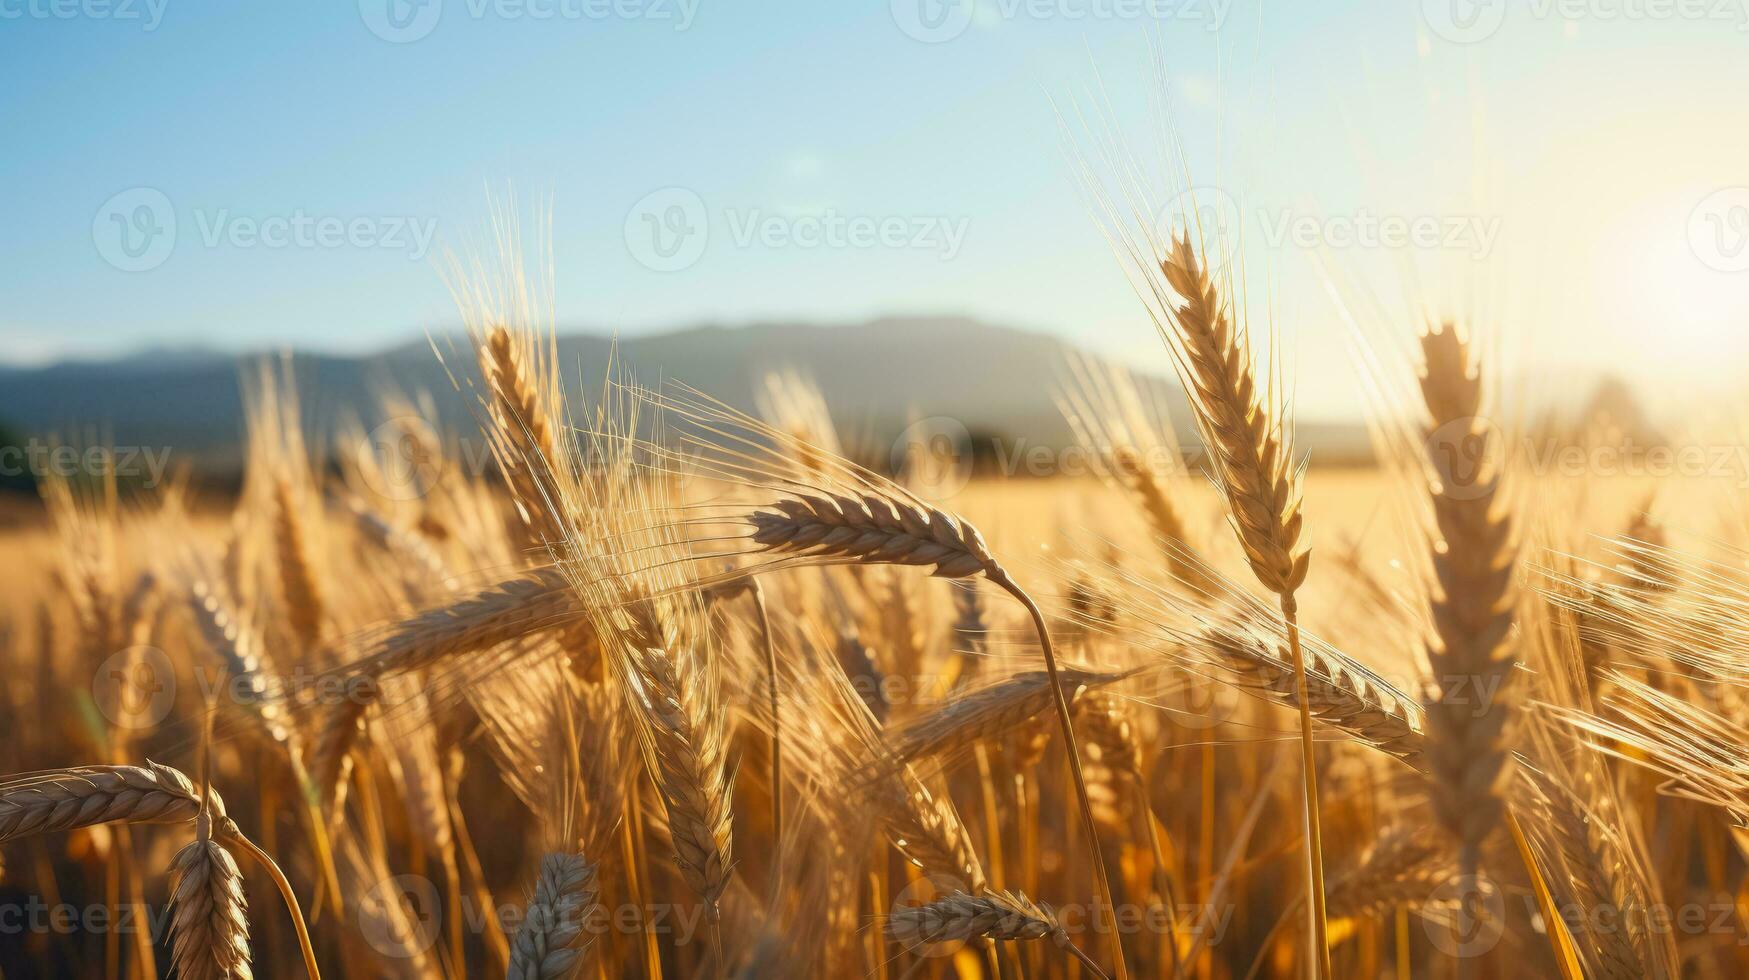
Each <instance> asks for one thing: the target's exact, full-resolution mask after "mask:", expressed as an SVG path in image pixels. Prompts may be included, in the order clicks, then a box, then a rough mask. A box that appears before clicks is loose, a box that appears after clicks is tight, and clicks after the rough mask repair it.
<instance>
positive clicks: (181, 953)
mask: <svg viewBox="0 0 1749 980" xmlns="http://www.w3.org/2000/svg"><path fill="white" fill-rule="evenodd" d="M171 873H172V875H173V876H174V879H175V882H176V884H175V885H174V887H173V891H172V896H171V906H172V911H171V917H170V948H171V960H170V962H171V966H172V967H173V968H174V969H175V971H176V975H177V976H178V977H184V978H186V980H233V978H234V980H249V978H250V977H251V976H252V975H253V974H252V973H251V972H250V970H249V919H248V916H247V915H246V914H245V902H244V900H243V873H242V872H241V871H239V870H238V869H237V862H236V860H235V859H234V858H232V857H231V852H229V851H227V850H225V849H224V848H223V847H221V846H220V845H219V844H218V842H216V841H214V840H213V839H212V838H211V837H203V838H201V839H199V840H194V841H190V842H189V843H188V844H187V845H185V846H184V847H183V848H182V850H180V851H177V852H176V857H175V859H174V860H172V861H171Z"/></svg>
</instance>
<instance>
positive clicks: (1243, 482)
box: [1156, 236, 1330, 977]
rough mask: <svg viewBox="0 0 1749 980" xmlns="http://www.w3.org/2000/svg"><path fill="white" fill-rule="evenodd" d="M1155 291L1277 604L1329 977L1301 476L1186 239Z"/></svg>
mask: <svg viewBox="0 0 1749 980" xmlns="http://www.w3.org/2000/svg"><path fill="white" fill-rule="evenodd" d="M1159 268H1160V272H1161V274H1162V276H1163V278H1164V280H1165V284H1166V286H1167V287H1169V288H1170V290H1171V291H1172V292H1173V293H1176V294H1177V296H1178V297H1179V299H1180V300H1181V303H1180V304H1177V305H1175V304H1173V303H1171V302H1169V301H1167V302H1163V303H1162V304H1161V312H1163V313H1164V317H1163V319H1164V320H1165V322H1164V323H1160V322H1158V319H1157V321H1156V325H1157V326H1159V327H1160V328H1161V333H1162V334H1163V335H1164V336H1165V338H1166V340H1167V345H1168V347H1170V348H1171V350H1172V354H1173V362H1174V364H1175V366H1176V367H1177V369H1178V375H1179V378H1180V379H1181V380H1182V381H1183V382H1184V388H1185V393H1186V395H1187V396H1188V397H1189V399H1190V404H1191V407H1192V408H1193V409H1194V411H1195V415H1196V424H1197V431H1198V432H1200V433H1201V435H1202V441H1203V445H1204V446H1205V447H1206V448H1207V449H1208V451H1209V454H1210V458H1211V460H1212V462H1213V470H1214V477H1215V482H1216V484H1217V485H1219V487H1220V489H1221V492H1222V493H1223V494H1224V495H1225V496H1226V498H1227V510H1228V514H1229V516H1230V518H1231V523H1232V525H1233V530H1234V531H1235V532H1236V535H1237V537H1238V539H1239V545H1240V547H1241V548H1242V549H1243V550H1244V552H1245V560H1246V561H1247V562H1248V563H1249V564H1250V566H1251V571H1252V573H1253V574H1254V575H1256V577H1257V580H1258V581H1259V582H1261V583H1262V584H1263V587H1264V588H1266V589H1268V590H1269V591H1271V592H1273V593H1275V594H1276V596H1278V597H1279V599H1280V602H1281V612H1282V618H1283V619H1285V620H1286V622H1287V633H1288V649H1289V653H1290V654H1291V655H1292V660H1293V665H1294V679H1295V682H1296V684H1297V686H1298V690H1299V700H1300V762H1301V783H1302V802H1303V804H1304V826H1305V835H1306V848H1305V850H1306V865H1307V890H1308V892H1309V893H1310V895H1311V902H1310V903H1309V911H1310V915H1311V918H1312V929H1313V935H1314V940H1315V942H1316V944H1317V952H1318V965H1319V970H1320V973H1319V976H1322V977H1328V976H1330V952H1329V937H1328V935H1327V929H1326V924H1325V911H1324V867H1323V865H1324V855H1323V841H1322V837H1323V833H1322V830H1321V825H1320V820H1319V813H1318V764H1317V756H1316V754H1315V753H1314V752H1313V743H1312V715H1311V711H1310V708H1309V698H1308V697H1307V695H1306V691H1305V688H1306V671H1305V665H1304V664H1303V663H1302V657H1301V653H1300V639H1299V622H1298V613H1299V604H1298V601H1297V600H1296V599H1295V597H1294V593H1295V592H1296V590H1298V589H1299V587H1300V584H1301V583H1302V582H1304V581H1305V578H1306V570H1307V568H1308V567H1309V565H1310V561H1311V555H1310V552H1309V551H1308V550H1307V548H1306V545H1305V544H1304V542H1302V541H1301V540H1300V482H1301V476H1302V470H1301V467H1300V465H1299V464H1297V463H1296V462H1295V461H1294V459H1293V442H1292V438H1293V437H1292V430H1291V428H1290V427H1289V425H1288V420H1287V418H1286V416H1285V413H1284V412H1283V411H1282V410H1281V407H1280V404H1279V398H1278V397H1277V393H1276V391H1275V388H1274V385H1273V384H1272V385H1271V387H1270V389H1269V390H1268V391H1267V392H1264V391H1260V390H1259V389H1258V386H1257V379H1256V374H1255V368H1254V365H1253V363H1252V359H1251V353H1250V351H1249V349H1248V348H1247V344H1246V339H1245V332H1244V329H1243V328H1242V327H1238V326H1236V325H1235V322H1234V320H1233V319H1232V317H1231V316H1230V315H1229V310H1228V307H1227V305H1226V304H1225V303H1224V302H1223V301H1222V299H1221V296H1220V292H1219V290H1218V288H1217V286H1216V283H1215V281H1214V279H1213V278H1212V277H1210V275H1209V274H1208V270H1207V269H1206V268H1205V267H1204V266H1203V265H1202V262H1201V261H1200V259H1199V258H1198V256H1197V253H1196V250H1195V249H1194V248H1192V246H1191V244H1190V239H1189V238H1188V237H1182V236H1181V237H1178V238H1176V239H1174V240H1173V242H1172V244H1171V248H1170V249H1169V250H1167V252H1166V254H1165V255H1164V256H1163V257H1162V258H1161V259H1160V263H1159Z"/></svg>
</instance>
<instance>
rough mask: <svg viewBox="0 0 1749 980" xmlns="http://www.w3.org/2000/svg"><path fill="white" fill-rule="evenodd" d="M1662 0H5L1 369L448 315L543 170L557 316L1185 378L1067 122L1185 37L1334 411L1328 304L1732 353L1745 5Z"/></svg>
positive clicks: (402, 331) (1197, 99)
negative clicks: (1393, 238)
mask: <svg viewBox="0 0 1749 980" xmlns="http://www.w3.org/2000/svg"><path fill="white" fill-rule="evenodd" d="M1667 2H1668V3H1670V4H1672V5H1674V7H1677V8H1682V10H1665V11H1664V12H1663V13H1659V12H1658V11H1659V10H1663V9H1664V8H1659V7H1658V6H1657V5H1658V4H1659V3H1660V0H1584V2H1576V3H1575V2H1569V3H1557V2H1556V0H1528V2H1527V3H1525V4H1520V3H1512V4H1510V5H1509V6H1507V7H1504V8H1496V7H1495V4H1493V3H1490V2H1489V0H1425V2H1424V0H1411V2H1404V0H1376V2H1342V0H1331V2H1327V3H1301V2H1293V3H1289V2H1267V0H1264V2H1261V3H1260V2H1259V0H1159V2H1158V3H1155V2H1153V0H892V2H888V0H859V2H839V0H834V2H821V0H759V2H754V0H742V2H739V3H730V2H726V0H718V2H713V0H497V2H491V0H424V3H423V4H422V5H419V6H414V5H410V4H408V3H407V2H406V0H358V2H354V0H323V2H310V3H296V4H272V5H267V4H235V3H221V2H204V0H0V84H4V87H5V91H6V92H7V93H8V94H7V96H6V97H5V98H4V100H3V101H0V134H3V135H0V141H3V142H0V147H3V148H0V204H3V208H4V212H3V213H4V214H5V216H6V219H5V221H4V224H3V226H0V296H4V297H5V301H4V302H3V303H0V331H3V332H4V334H5V336H6V338H7V340H6V343H5V345H4V348H5V349H4V351H3V352H0V357H6V358H10V359H14V360H21V359H22V360H42V359H49V358H53V357H57V356H63V355H67V354H75V355H87V354H104V353H111V352H119V351H125V350H128V349H133V348H139V347H143V346H147V345H153V344H163V343H171V344H175V343H185V342H201V343H208V344H215V345H220V346H225V347H230V348H241V349H250V348H259V347H265V346H274V345H281V344H295V345H299V346H306V347H314V348H321V349H329V350H340V351H369V350H372V349H375V348H378V347H381V346H385V345H388V344H392V343H396V342H400V341H402V340H405V339H408V338H412V337H417V336H418V335H419V333H420V332H421V331H423V330H425V329H427V328H430V327H433V326H438V325H442V324H447V323H450V322H453V321H454V319H455V314H454V311H453V306H452V304H451V302H450V297H449V294H448V291H447V289H446V287H445V285H444V283H443V280H442V277H441V276H440V274H439V272H438V266H439V264H440V261H441V258H442V255H443V253H444V249H446V248H448V249H452V250H455V251H457V252H461V253H463V254H467V253H469V252H470V251H477V250H478V246H479V244H480V243H481V242H482V241H484V240H485V239H486V237H487V235H488V232H489V227H490V210H491V202H492V200H493V199H494V198H497V199H498V200H499V202H500V203H502V202H503V201H504V200H505V198H506V196H507V194H509V193H512V192H513V193H514V194H515V195H516V197H517V204H516V209H517V210H518V211H519V212H521V213H523V214H525V215H533V214H536V213H539V212H542V211H549V210H550V215H551V221H552V230H553V253H554V261H555V265H554V270H555V274H554V280H555V291H556V297H557V309H558V319H559V321H560V322H561V323H563V324H566V325H572V326H579V327H589V328H594V329H602V330H617V331H620V332H622V333H628V334H629V333H636V332H640V331H645V330H653V329H662V328H667V327H673V326H679V325H686V324H691V323H696V322H700V321H707V320H708V321H716V322H725V323H736V322H743V321H746V320H750V319H755V318H764V317H805V318H811V319H820V320H828V321H840V320H851V319H857V318H862V317H868V316H873V315H879V314H885V313H943V312H946V313H969V314H974V315H978V316H982V317H986V318H989V319H992V320H996V321H1000V322H1006V323H1013V324H1015V325H1019V326H1024V327H1029V328H1035V329H1040V330H1048V331H1052V332H1055V333H1058V334H1061V335H1063V336H1065V337H1068V338H1070V339H1073V340H1076V341H1077V342H1081V343H1084V344H1087V345H1089V346H1092V347H1095V348H1098V349H1101V350H1105V351H1108V352H1113V353H1117V354H1120V355H1122V356H1125V357H1129V358H1132V359H1134V360H1136V361H1137V362H1139V363H1148V364H1155V365H1159V364H1163V363H1164V361H1163V360H1162V359H1161V356H1160V349H1159V344H1158V341H1157V340H1156V339H1155V338H1154V336H1153V333H1152V329H1151V327H1150V326H1149V324H1148V322H1147V320H1146V318H1145V316H1144V315H1143V313H1142V308H1141V306H1140V304H1139V303H1138V302H1137V301H1136V299H1135V297H1134V296H1133V294H1132V293H1131V291H1130V287H1129V286H1128V284H1127V282H1126V279H1125V277H1124V275H1123V273H1122V270H1121V268H1120V266H1119V265H1118V263H1117V262H1116V261H1114V259H1113V258H1112V256H1111V254H1110V250H1109V248H1108V247H1107V245H1106V244H1105V240H1104V238H1103V237H1102V235H1101V233H1100V230H1099V226H1098V223H1097V222H1096V221H1094V220H1093V219H1092V218H1091V217H1090V213H1089V207H1088V204H1087V201H1086V199H1085V195H1084V194H1083V193H1082V187H1081V182H1080V180H1079V179H1078V178H1077V176H1076V173H1075V166H1074V164H1073V158H1074V152H1073V151H1072V150H1069V151H1066V149H1065V147H1066V143H1065V140H1064V137H1063V135H1062V132H1061V130H1060V127H1059V125H1058V121H1057V112H1058V109H1059V108H1061V107H1064V106H1071V105H1075V104H1080V105H1083V106H1087V105H1092V104H1095V103H1097V102H1099V101H1100V100H1101V97H1100V96H1098V95H1095V94H1093V93H1095V92H1096V91H1097V90H1098V89H1097V86H1098V84H1099V82H1100V81H1102V82H1103V92H1104V93H1105V94H1104V98H1105V99H1108V100H1109V102H1110V104H1111V114H1112V117H1113V118H1115V119H1116V120H1117V122H1118V124H1119V127H1120V128H1121V129H1122V131H1123V133H1124V135H1125V137H1126V138H1127V139H1129V140H1131V141H1132V142H1134V143H1137V144H1140V145H1142V146H1152V145H1153V143H1154V142H1155V141H1156V140H1157V138H1158V137H1159V136H1160V134H1161V132H1162V127H1161V125H1160V117H1159V115H1158V114H1157V113H1156V112H1154V111H1152V110H1151V108H1150V105H1149V102H1150V96H1151V95H1154V94H1157V93H1158V90H1159V89H1160V86H1157V85H1156V84H1155V74H1154V67H1153V64H1152V57H1151V51H1153V52H1155V53H1158V55H1159V56H1160V60H1161V61H1163V62H1164V63H1165V65H1166V66H1167V70H1168V73H1169V74H1168V80H1167V82H1166V84H1165V86H1164V90H1165V94H1166V95H1167V96H1168V98H1169V100H1170V103H1171V106H1172V111H1173V119H1174V121H1175V124H1176V134H1177V136H1178V138H1179V139H1180V140H1181V142H1182V144H1183V146H1184V147H1185V150H1186V153H1187V155H1188V157H1189V159H1190V161H1191V169H1192V178H1193V182H1194V183H1196V184H1198V185H1206V186H1215V187H1218V188H1220V189H1221V194H1222V195H1224V196H1223V197H1221V198H1220V200H1221V201H1226V200H1232V201H1236V202H1238V204H1237V205H1236V206H1237V208H1238V212H1237V213H1239V214H1241V215H1242V217H1241V218H1239V219H1238V220H1239V223H1240V224H1241V226H1242V227H1243V238H1244V241H1243V255H1244V257H1245V270H1246V280H1247V286H1248V289H1249V292H1250V295H1251V309H1252V314H1253V319H1262V318H1264V317H1266V316H1267V317H1271V318H1272V319H1273V320H1274V321H1275V322H1276V324H1277V325H1278V326H1279V328H1280V330H1281V332H1282V336H1283V340H1284V345H1285V349H1286V350H1288V352H1289V353H1290V356H1291V357H1292V358H1293V361H1294V366H1295V369H1296V370H1295V373H1296V376H1297V381H1298V391H1299V397H1300V399H1301V403H1302V406H1303V407H1304V409H1305V410H1306V411H1309V412H1310V413H1311V414H1315V415H1318V414H1321V415H1329V414H1340V413H1345V412H1347V411H1350V410H1351V409H1353V408H1354V407H1356V406H1357V404H1358V399H1357V396H1356V394H1355V391H1356V388H1357V385H1356V383H1355V379H1354V374H1353V369H1352V368H1351V367H1350V366H1349V365H1348V363H1347V355H1346V353H1345V351H1344V345H1343V342H1342V338H1343V333H1344V327H1343V322H1342V320H1343V318H1342V314H1341V309H1340V306H1339V305H1338V304H1336V303H1333V302H1332V301H1331V297H1332V296H1336V297H1340V298H1343V299H1344V300H1345V302H1346V305H1348V306H1349V307H1351V308H1354V309H1355V310H1357V311H1358V315H1359V316H1360V318H1361V319H1362V320H1375V321H1386V322H1389V323H1391V324H1392V325H1393V326H1394V325H1395V321H1397V320H1407V319H1409V318H1410V317H1409V315H1408V314H1407V313H1405V312H1404V311H1408V310H1411V309H1412V308H1413V307H1412V305H1411V302H1410V301H1423V302H1428V303H1432V304H1434V305H1435V306H1438V307H1439V308H1441V309H1455V310H1457V311H1459V312H1463V313H1466V314H1470V315H1474V316H1477V317H1480V318H1483V319H1485V320H1487V321H1489V323H1491V324H1494V323H1497V324H1498V326H1497V330H1498V333H1499V334H1500V335H1501V336H1502V338H1503V346H1505V347H1509V348H1512V349H1513V350H1515V351H1521V352H1522V355H1523V356H1524V357H1525V358H1526V359H1527V361H1526V363H1527V364H1530V365H1535V364H1537V363H1539V360H1538V359H1539V358H1546V357H1547V356H1550V352H1553V351H1560V350H1565V351H1568V352H1571V351H1572V350H1573V349H1574V348H1575V342H1576V341H1578V340H1584V341H1585V342H1584V345H1583V349H1582V350H1580V352H1579V360H1580V361H1581V362H1584V363H1588V364H1591V365H1594V366H1605V365H1618V366H1619V365H1622V364H1627V365H1630V366H1631V367H1632V369H1633V371H1635V372H1637V373H1639V374H1641V375H1643V376H1644V377H1642V378H1640V380H1647V379H1651V378H1654V377H1658V376H1662V374H1668V373H1669V372H1673V371H1680V372H1688V373H1690V374H1692V373H1694V372H1695V371H1696V370H1697V369H1696V368H1694V367H1693V366H1692V365H1693V363H1694V361H1695V357H1694V354H1695V352H1696V351H1701V350H1705V351H1709V352H1712V353H1714V354H1718V353H1721V352H1722V353H1724V354H1726V355H1729V358H1731V359H1732V360H1731V363H1732V364H1733V365H1736V366H1740V364H1741V360H1740V357H1739V356H1738V355H1740V354H1741V353H1742V351H1743V349H1744V346H1745V345H1744V343H1743V342H1742V341H1741V340H1740V339H1738V338H1739V337H1740V336H1741V335H1742V334H1743V332H1744V331H1743V330H1742V329H1741V328H1742V325H1743V323H1744V322H1745V319H1744V318H1745V317H1746V316H1749V305H1746V303H1745V298H1746V297H1749V273H1745V272H1743V271H1741V270H1739V269H1737V268H1736V266H1737V265H1738V264H1739V263H1738V262H1737V257H1738V255H1739V254H1740V250H1739V249H1738V247H1737V242H1736V240H1737V237H1738V235H1739V233H1741V234H1742V235H1744V236H1749V224H1743V223H1742V222H1745V221H1749V191H1744V193H1743V195H1737V194H1736V191H1738V190H1742V188H1741V187H1740V186H1739V185H1744V184H1749V127H1746V126H1744V125H1743V116H1742V112H1741V106H1740V101H1741V97H1742V93H1743V92H1745V91H1749V34H1746V33H1744V31H1743V23H1744V21H1745V19H1746V18H1745V16H1744V15H1743V13H1742V10H1741V4H1740V3H1738V2H1737V0H1730V2H1729V3H1725V4H1720V3H1717V2H1715V0H1705V2H1704V3H1701V5H1700V6H1699V7H1693V8H1689V7H1686V6H1685V4H1687V3H1689V2H1691V0H1667ZM1692 2H1696V3H1700V0H1692ZM391 3H393V4H396V6H395V7H394V8H392V9H391V8H390V7H389V6H388V5H389V4H391ZM1648 3H1650V4H1652V5H1653V6H1652V7H1650V8H1648V7H1647V6H1646V4H1648ZM1453 4H1455V5H1456V6H1452V5H1453ZM1150 10H1152V11H1154V12H1156V13H1158V12H1160V11H1164V12H1165V16H1162V17H1156V16H1149V15H1148V12H1149V11H1150ZM1635 10H1638V14H1635V13H1634V12H1633V11H1635ZM1682 11H1686V12H1682ZM936 14H939V15H941V18H942V19H941V20H939V21H937V20H936V19H934V16H933V15H936ZM1454 15H1455V16H1454ZM1471 15H1473V16H1471ZM1491 18H1493V19H1491ZM934 24H939V27H938V28H932V27H931V26H930V25H934ZM397 25H402V26H397ZM1466 32H1468V33H1466ZM385 35H386V36H385ZM1079 142H1080V143H1081V145H1083V146H1085V145H1086V144H1087V139H1086V138H1085V136H1083V137H1082V138H1080V140H1079ZM1178 189H1181V188H1178ZM1174 190H1175V189H1174V188H1168V187H1162V188H1158V191H1159V193H1160V195H1161V196H1162V197H1169V196H1170V195H1171V194H1172V193H1173V191H1174ZM1199 193H1200V192H1199ZM652 195H655V196H652ZM1199 200H1200V198H1199ZM548 201H550V209H549V208H548V206H547V204H546V203H545V202H548ZM166 216H168V217H169V219H170V220H172V221H174V223H175V231H174V234H173V235H172V234H168V233H167V228H166V226H165V224H164V220H163V219H164V218H165V217H166ZM1381 217H1394V218H1396V219H1398V220H1399V222H1400V224H1401V226H1402V227H1409V226H1410V225H1411V224H1412V223H1414V222H1421V223H1422V225H1421V227H1422V230H1423V231H1429V230H1432V229H1437V235H1436V237H1437V238H1439V239H1441V242H1440V243H1439V244H1431V245H1415V244H1413V243H1411V244H1407V245H1404V244H1401V243H1398V244H1395V245H1393V244H1390V243H1382V244H1381V243H1379V242H1377V241H1371V240H1368V241H1361V242H1359V243H1356V241H1355V240H1354V239H1355V229H1356V228H1357V227H1360V226H1364V225H1365V224H1366V223H1367V221H1368V220H1370V219H1372V218H1381ZM701 220H702V223H703V225H704V226H706V227H708V235H706V236H694V237H692V238H690V239H688V240H687V241H686V242H685V243H684V244H685V245H690V246H691V247H690V250H688V249H687V248H685V247H681V248H680V249H679V251H676V252H675V253H674V254H663V253H664V252H666V251H667V246H661V247H658V245H659V238H658V237H657V236H660V235H663V234H668V235H669V236H670V238H671V239H672V240H673V241H678V240H679V239H678V238H674V237H673V236H674V235H675V234H676V233H677V230H680V229H687V228H692V229H694V230H696V228H697V226H698V222H699V221H701ZM669 222H674V223H673V224H669ZM300 227H301V229H302V230H301V231H300V230H299V228H300ZM1360 234H1361V237H1362V238H1365V233H1364V231H1363V232H1361V233H1360ZM123 235H126V236H127V238H126V239H125V241H124V239H123V237H122V236H123ZM282 236H283V238H282ZM426 236H429V239H428V240H427V237H426ZM1709 236H1711V238H1710V241H1711V244H1709ZM1446 239H1450V240H1451V241H1450V242H1446V241H1445V240H1446ZM1428 241H1429V242H1431V241H1432V239H1428ZM154 242H155V243H156V245H155V246H154V245H153V243H154ZM124 246H125V247H124ZM154 248H157V251H154V250H153V249H154ZM118 249H119V251H118ZM1696 249H1699V250H1700V251H1701V253H1703V254H1700V255H1698V256H1697V255H1696V254H1695V252H1696ZM1743 264H1749V259H1745V261H1744V263H1743ZM674 266H678V267H674ZM671 267H673V268H671ZM130 269H134V271H130ZM1373 295H1376V296H1378V297H1379V298H1378V301H1377V303H1376V304H1373V303H1371V302H1370V301H1363V299H1362V298H1364V297H1368V296H1373ZM1405 297H1407V299H1405ZM1362 307H1365V308H1366V309H1362ZM1648 318H1653V319H1658V320H1660V321H1665V320H1667V321H1670V322H1669V323H1668V324H1666V323H1662V322H1661V323H1660V324H1659V326H1660V328H1661V329H1660V331H1659V332H1658V333H1657V339H1658V343H1657V344H1656V345H1651V346H1649V345H1648V332H1647V330H1646V327H1647V321H1648ZM1404 326H1405V329H1407V326H1408V324H1405V325H1404ZM1654 348H1655V349H1654ZM1722 360H1723V359H1721V358H1718V357H1715V358H1713V359H1712V362H1711V368H1710V369H1711V370H1717V365H1718V364H1719V363H1721V361H1722ZM1702 374H1703V375H1704V374H1705V372H1704V371H1703V372H1702ZM1696 380H1697V381H1698V382H1703V383H1704V382H1706V381H1707V380H1708V378H1707V377H1705V376H1703V377H1699V378H1697V379H1696ZM1713 380H1720V379H1713Z"/></svg>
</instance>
